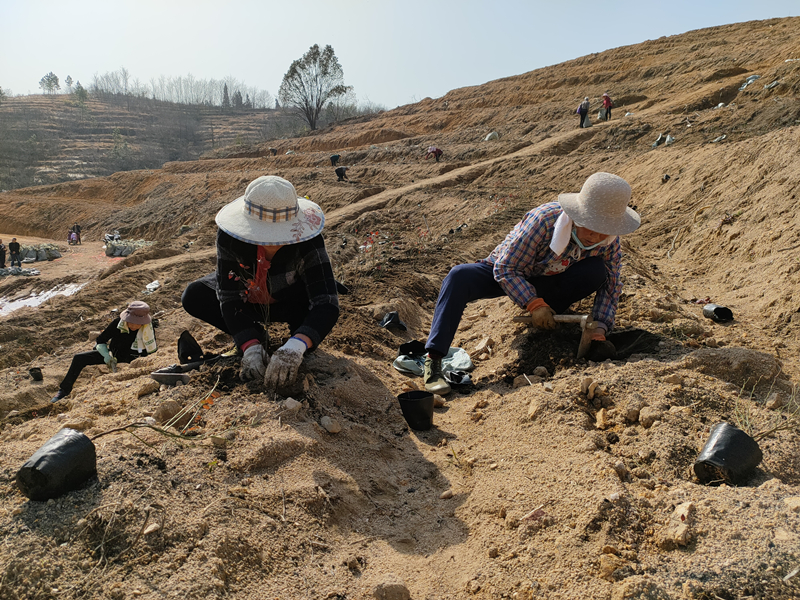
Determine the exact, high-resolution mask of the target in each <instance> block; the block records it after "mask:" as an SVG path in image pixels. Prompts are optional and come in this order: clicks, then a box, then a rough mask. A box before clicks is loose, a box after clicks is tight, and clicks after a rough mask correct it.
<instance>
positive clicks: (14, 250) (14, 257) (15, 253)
mask: <svg viewBox="0 0 800 600" xmlns="http://www.w3.org/2000/svg"><path fill="white" fill-rule="evenodd" d="M19 252H20V247H19V242H18V241H17V238H11V241H10V242H9V243H8V253H9V255H10V257H11V266H12V267H13V266H14V263H17V266H18V267H19V268H20V269H21V268H22V261H21V260H20V258H19Z"/></svg>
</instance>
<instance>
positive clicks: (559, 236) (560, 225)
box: [550, 210, 573, 256]
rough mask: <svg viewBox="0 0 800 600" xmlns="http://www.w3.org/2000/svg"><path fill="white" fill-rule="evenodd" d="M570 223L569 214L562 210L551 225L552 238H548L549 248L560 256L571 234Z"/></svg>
mask: <svg viewBox="0 0 800 600" xmlns="http://www.w3.org/2000/svg"><path fill="white" fill-rule="evenodd" d="M572 224H573V223H572V219H571V218H570V216H569V215H568V214H567V213H566V212H564V211H563V210H562V211H561V214H560V215H559V216H558V219H557V220H556V224H555V226H554V227H553V239H551V240H550V249H551V250H552V251H553V252H555V253H556V255H557V256H561V254H562V253H563V252H564V250H566V248H567V245H569V238H570V235H571V234H572Z"/></svg>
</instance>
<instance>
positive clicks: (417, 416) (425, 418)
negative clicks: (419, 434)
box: [397, 390, 433, 431]
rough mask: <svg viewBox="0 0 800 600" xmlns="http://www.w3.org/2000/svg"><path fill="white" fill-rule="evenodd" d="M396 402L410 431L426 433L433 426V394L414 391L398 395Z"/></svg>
mask: <svg viewBox="0 0 800 600" xmlns="http://www.w3.org/2000/svg"><path fill="white" fill-rule="evenodd" d="M397 400H398V401H399V402H400V410H402V411H403V417H404V418H405V420H406V423H408V426H409V427H411V429H416V430H417V431H426V430H428V429H430V428H431V427H432V426H433V394H431V393H430V392H424V391H421V390H414V391H412V392H404V393H402V394H400V395H399V396H398V397H397Z"/></svg>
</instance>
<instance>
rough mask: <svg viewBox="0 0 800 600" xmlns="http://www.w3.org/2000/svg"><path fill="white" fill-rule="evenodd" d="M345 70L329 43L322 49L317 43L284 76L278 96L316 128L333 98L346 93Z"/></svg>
mask: <svg viewBox="0 0 800 600" xmlns="http://www.w3.org/2000/svg"><path fill="white" fill-rule="evenodd" d="M348 89H349V88H348V86H346V85H344V71H343V70H342V65H340V64H339V59H337V58H336V54H335V53H334V51H333V47H332V46H330V45H327V46H325V49H324V50H322V51H320V49H319V45H318V44H314V45H313V46H311V48H309V50H308V52H306V53H305V54H304V55H303V58H300V59H298V60H296V61H294V62H293V63H292V64H291V65H290V66H289V70H288V71H286V74H285V75H284V76H283V82H282V83H281V87H280V90H279V91H278V97H279V98H280V100H281V103H282V104H283V105H284V106H289V107H291V108H293V109H294V110H295V112H296V113H297V114H298V115H300V117H301V118H302V119H303V120H304V121H305V122H306V123H308V126H309V127H310V128H311V129H312V130H314V129H316V128H317V120H318V119H319V115H320V113H321V112H322V109H323V108H325V105H326V104H328V102H330V101H331V100H333V99H334V98H337V97H338V96H341V95H342V94H346V93H347V91H348Z"/></svg>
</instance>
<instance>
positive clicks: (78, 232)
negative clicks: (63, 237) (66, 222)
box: [72, 223, 81, 244]
mask: <svg viewBox="0 0 800 600" xmlns="http://www.w3.org/2000/svg"><path fill="white" fill-rule="evenodd" d="M72 231H73V232H74V233H75V236H76V239H77V242H78V243H79V244H80V243H81V226H80V225H78V224H77V223H75V225H73V226H72Z"/></svg>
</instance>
